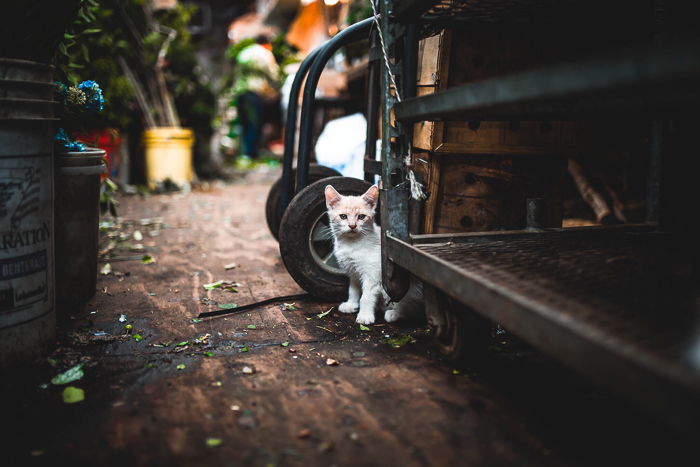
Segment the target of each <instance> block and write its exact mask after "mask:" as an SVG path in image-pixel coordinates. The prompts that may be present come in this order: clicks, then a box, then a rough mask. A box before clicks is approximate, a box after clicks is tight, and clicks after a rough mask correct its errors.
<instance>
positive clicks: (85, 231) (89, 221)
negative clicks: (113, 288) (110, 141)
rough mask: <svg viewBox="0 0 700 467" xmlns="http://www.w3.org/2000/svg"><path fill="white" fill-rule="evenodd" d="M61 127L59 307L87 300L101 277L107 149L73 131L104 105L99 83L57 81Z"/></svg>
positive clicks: (57, 148) (56, 181)
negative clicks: (90, 143) (102, 194)
mask: <svg viewBox="0 0 700 467" xmlns="http://www.w3.org/2000/svg"><path fill="white" fill-rule="evenodd" d="M56 86H57V100H58V102H59V115H60V118H61V125H62V126H61V127H60V128H59V129H58V131H57V132H56V135H55V137H54V141H55V149H54V153H55V156H54V160H55V164H54V174H55V176H54V185H55V208H54V212H55V237H54V238H55V245H56V307H57V310H58V311H59V316H60V313H62V312H67V311H68V310H70V309H72V308H76V307H82V306H84V305H85V304H86V303H87V301H88V300H90V298H92V296H93V295H94V294H95V286H96V281H97V257H98V235H99V220H100V185H101V180H102V177H103V175H104V174H105V172H106V163H105V160H104V156H105V150H104V149H100V148H94V147H89V146H86V145H85V143H83V142H80V141H77V140H75V139H74V138H72V137H71V136H70V134H71V132H74V131H80V130H82V128H83V124H82V122H83V121H85V120H87V119H90V118H92V116H94V115H96V114H98V113H99V112H101V111H102V109H103V107H104V97H103V95H102V89H101V88H100V86H99V84H98V83H96V82H94V81H90V80H88V81H83V82H81V83H79V84H78V85H76V86H66V85H65V84H63V83H58V82H57V83H56Z"/></svg>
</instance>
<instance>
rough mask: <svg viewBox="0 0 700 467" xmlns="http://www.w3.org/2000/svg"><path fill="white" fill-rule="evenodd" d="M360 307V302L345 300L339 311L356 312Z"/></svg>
mask: <svg viewBox="0 0 700 467" xmlns="http://www.w3.org/2000/svg"><path fill="white" fill-rule="evenodd" d="M359 307H360V305H359V304H358V303H350V302H343V303H341V304H340V306H338V311H339V312H341V313H356V312H357V309H358V308H359Z"/></svg>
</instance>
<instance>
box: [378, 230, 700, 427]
mask: <svg viewBox="0 0 700 467" xmlns="http://www.w3.org/2000/svg"><path fill="white" fill-rule="evenodd" d="M424 237H426V238H421V236H418V237H417V238H415V240H414V244H413V245H409V244H408V243H405V242H401V241H399V240H396V239H394V238H391V237H390V240H389V242H388V243H389V248H388V254H389V256H390V258H391V260H392V261H394V262H396V263H397V264H399V265H401V266H403V267H405V268H407V269H408V270H410V271H411V272H412V273H414V274H416V275H417V276H418V277H419V278H420V279H422V280H423V281H425V282H427V283H429V284H431V285H434V286H436V287H438V288H439V289H440V290H442V291H444V292H446V293H448V294H449V295H451V296H453V297H454V298H456V299H457V300H459V301H461V302H463V303H464V304H466V305H468V306H470V307H471V308H473V309H474V310H475V311H477V312H479V313H480V314H483V315H486V316H487V317H489V318H491V319H492V320H494V321H496V322H499V323H500V324H501V325H503V326H504V327H505V328H506V329H509V330H511V332H513V333H514V334H516V335H519V336H521V337H522V338H523V339H525V340H527V341H529V342H530V343H531V344H533V345H535V346H536V347H539V348H540V349H541V350H544V351H545V352H547V353H549V354H551V355H553V356H555V357H558V358H560V359H562V360H564V361H566V362H567V363H570V364H572V365H573V366H574V367H576V368H578V369H579V370H581V371H583V372H584V373H587V374H589V375H590V376H591V377H593V378H596V379H598V380H599V382H600V383H602V384H604V385H606V386H609V387H612V388H614V389H616V390H618V392H619V393H622V394H624V395H625V396H629V395H630V394H632V396H631V399H637V401H638V402H640V403H641V404H647V403H648V402H649V401H650V400H651V401H653V402H654V404H653V405H652V404H650V405H652V406H653V407H652V410H657V411H658V412H659V413H658V414H657V415H661V416H664V417H669V416H671V417H673V420H672V423H675V424H676V425H682V426H684V428H685V429H688V427H692V429H700V411H699V410H700V404H698V402H700V267H699V266H698V261H697V259H698V257H697V254H695V255H694V254H692V252H693V251H697V247H694V246H693V245H692V244H690V243H685V242H684V241H680V240H679V239H677V238H674V237H672V236H670V235H669V234H665V233H659V232H655V231H651V230H649V229H633V230H624V229H619V228H616V229H590V228H589V229H585V228H584V229H570V230H569V229H563V230H557V231H555V232H544V233H524V232H520V233H511V234H503V233H495V234H493V235H484V234H481V235H472V234H465V235H461V236H454V237H453V239H452V240H453V241H447V240H448V237H446V236H442V237H443V238H442V239H440V238H439V237H438V238H435V236H424ZM428 241H429V242H430V243H428ZM681 401H682V402H681ZM660 407H663V409H659V408H660ZM679 420H681V421H680V422H679Z"/></svg>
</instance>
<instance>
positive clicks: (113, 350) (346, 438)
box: [0, 174, 697, 466]
mask: <svg viewBox="0 0 700 467" xmlns="http://www.w3.org/2000/svg"><path fill="white" fill-rule="evenodd" d="M276 175H277V174H269V175H267V176H262V175H255V176H250V177H249V178H248V180H247V181H245V182H239V183H234V184H229V185H213V186H210V187H208V188H207V189H200V190H196V191H193V192H191V193H189V194H169V195H153V196H148V197H146V198H142V197H139V196H123V197H122V198H121V205H120V207H119V213H120V217H121V222H120V224H119V225H118V226H116V227H114V228H112V229H107V230H106V231H105V232H103V234H102V237H103V238H102V246H103V248H105V250H107V249H109V245H110V243H109V242H110V240H112V241H114V242H115V243H113V244H112V246H115V245H116V247H115V248H112V249H111V254H113V255H116V257H113V258H111V259H107V260H104V261H103V262H102V263H101V265H100V267H103V266H104V264H105V263H106V262H109V264H110V266H111V269H112V271H111V273H110V274H105V275H100V277H99V278H98V287H97V289H98V290H97V293H96V295H95V297H94V299H93V300H92V301H91V302H90V303H89V304H88V305H87V306H86V307H85V309H84V310H77V309H76V310H68V311H65V312H63V313H62V314H61V316H60V322H59V339H58V342H57V343H56V346H55V350H54V352H53V353H52V355H51V357H52V359H53V360H54V361H55V365H56V366H55V367H54V366H51V365H50V364H49V363H45V364H41V365H40V366H39V367H37V368H26V367H25V368H23V369H20V370H15V371H13V372H12V373H10V374H6V375H3V377H2V380H1V382H0V388H1V389H2V393H1V396H2V419H3V421H4V423H3V424H4V425H5V427H6V428H8V430H7V431H8V432H9V434H7V435H3V436H2V438H1V441H0V443H1V444H2V452H3V454H2V456H3V459H4V460H9V462H8V463H6V462H5V461H3V462H2V464H3V465H8V466H13V465H27V464H31V463H37V464H46V465H119V466H125V465H139V466H140V465H143V466H151V465H187V466H196V465H216V466H218V465H234V466H235V465H246V466H247V465H251V466H270V465H275V466H276V465H280V466H282V465H292V466H317V465H318V466H330V465H338V466H356V465H357V466H364V465H367V466H414V465H415V466H456V465H468V466H492V465H517V466H550V465H551V466H588V465H596V466H599V465H651V464H655V465H687V463H684V462H682V459H684V458H687V457H686V456H688V455H691V456H695V459H697V452H696V451H693V448H692V447H689V444H692V443H690V442H689V441H693V440H682V439H679V438H678V437H677V436H675V435H674V434H673V433H671V432H669V431H668V430H666V429H664V427H662V426H660V425H659V424H658V423H657V422H656V421H654V420H649V419H648V418H645V417H644V416H643V415H641V414H639V413H637V412H635V411H633V410H632V409H630V408H629V407H627V405H626V404H625V402H624V401H623V400H619V399H615V398H613V397H612V396H609V395H608V394H606V393H605V392H602V391H600V390H598V389H596V388H594V387H593V386H591V385H589V384H588V383H587V382H586V381H585V380H582V379H581V378H579V377H578V376H577V375H575V374H573V373H571V372H569V371H568V370H566V369H564V368H561V367H560V366H559V365H558V364H556V363H555V362H553V361H551V360H548V359H547V358H545V357H543V356H542V355H540V354H538V353H536V352H534V351H533V350H531V349H529V348H527V347H526V346H525V345H523V344H522V343H519V342H517V341H515V340H514V339H512V338H510V337H509V336H507V335H502V336H499V337H498V338H497V339H496V340H495V341H494V345H493V347H492V350H491V352H490V356H489V359H488V360H487V362H486V363H485V365H484V367H482V368H479V369H469V368H461V369H455V368H454V367H453V366H451V365H450V364H448V363H446V362H444V361H441V360H440V358H439V357H438V356H437V355H436V354H435V352H434V351H433V350H432V348H431V346H430V339H429V336H428V334H427V331H426V329H425V324H424V323H420V322H418V323H404V324H401V325H386V324H383V323H380V324H379V325H377V326H372V327H371V329H370V331H362V330H360V329H359V327H358V326H357V325H356V324H355V323H354V318H353V317H351V316H347V315H342V316H341V315H339V314H338V313H337V312H336V311H335V310H332V311H331V312H330V313H328V314H326V315H325V316H322V317H319V316H318V315H319V314H321V313H323V312H326V311H327V310H329V309H330V308H331V307H333V306H334V305H337V303H319V302H313V301H296V302H295V306H294V307H293V308H294V309H286V308H285V307H284V306H281V305H279V304H277V305H270V306H266V307H261V308H258V309H255V310H250V311H247V312H243V313H240V314H234V315H229V316H226V317H217V318H211V319H205V320H203V321H201V322H193V318H196V316H197V315H198V314H199V313H200V312H203V311H210V310H214V309H218V308H219V304H227V303H236V304H239V305H242V304H245V303H249V302H252V301H257V300H262V299H264V298H268V297H271V296H278V295H286V294H293V293H299V292H301V290H300V289H299V288H298V286H297V285H296V284H295V283H294V282H293V280H292V279H291V278H290V277H289V276H288V275H287V273H286V271H285V269H284V266H283V264H282V262H281V259H280V258H279V254H278V249H277V243H276V242H275V240H274V239H273V238H272V236H271V235H270V234H269V232H268V231H267V227H266V224H265V220H264V214H263V209H264V202H265V198H266V196H267V190H268V188H269V185H270V183H271V181H272V180H273V179H274V178H272V177H273V176H276ZM105 220H108V219H105ZM136 230H138V231H139V232H140V233H141V235H142V239H140V240H139V236H138V235H137V239H134V231H136ZM120 234H121V239H120V238H119V235H120ZM110 235H111V236H112V238H110V237H109V236H110ZM138 244H141V245H142V246H143V249H141V248H138ZM130 247H131V249H132V250H134V251H130ZM134 247H136V248H134ZM145 254H147V255H150V256H151V257H153V258H154V259H155V262H152V263H150V264H144V262H142V261H141V257H142V256H143V255H145ZM129 258H131V259H129ZM230 263H236V265H237V266H236V267H235V268H233V269H229V270H227V269H225V268H224V266H225V265H228V264H230ZM218 280H226V281H230V282H236V283H238V284H239V285H238V286H236V289H237V291H238V292H237V293H234V292H231V291H228V290H222V289H213V290H209V291H207V290H205V288H204V287H203V286H204V285H205V284H209V283H212V282H215V281H218ZM288 308H292V307H288ZM121 315H124V318H123V320H122V321H120V316H121ZM195 321H197V320H195ZM127 324H130V325H131V326H132V327H133V328H132V330H131V334H127V333H126V330H125V326H126V325H127ZM134 334H139V335H140V336H142V339H141V340H136V339H134ZM406 335H408V336H411V338H412V342H411V343H408V344H406V345H404V346H402V347H399V348H394V347H392V346H391V345H389V344H387V343H386V339H387V336H389V337H390V338H391V337H397V336H406ZM283 343H288V344H285V345H286V346H283V345H282V344H283ZM328 359H333V360H335V361H337V362H338V365H328V364H327V360H328ZM78 362H84V363H85V367H84V371H85V376H84V377H83V378H82V379H81V380H79V381H77V382H74V383H72V385H74V386H77V387H80V388H82V389H84V391H85V400H84V401H83V402H80V403H76V404H64V403H63V402H62V400H61V391H62V387H58V386H54V385H51V384H50V383H49V381H50V379H51V378H52V377H53V376H55V375H56V374H57V373H59V372H60V371H63V370H65V369H67V368H69V367H71V366H72V365H74V364H76V363H78ZM213 440H218V441H216V442H215V441H213ZM217 442H218V443H219V444H218V445H214V446H212V445H209V444H211V443H214V444H216V443H217ZM695 445H697V443H695Z"/></svg>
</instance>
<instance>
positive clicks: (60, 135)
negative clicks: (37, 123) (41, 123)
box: [53, 128, 85, 152]
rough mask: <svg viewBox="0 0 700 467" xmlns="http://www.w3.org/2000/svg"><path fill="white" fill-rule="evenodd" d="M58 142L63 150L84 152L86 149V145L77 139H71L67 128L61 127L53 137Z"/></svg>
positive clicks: (60, 149) (59, 147) (58, 145)
mask: <svg viewBox="0 0 700 467" xmlns="http://www.w3.org/2000/svg"><path fill="white" fill-rule="evenodd" d="M53 140H54V141H55V142H56V147H57V148H58V150H59V151H61V152H83V151H85V145H84V144H83V143H79V142H77V141H75V140H71V139H70V136H68V133H66V130H64V129H63V128H59V129H58V131H57V132H56V134H55V135H54V137H53Z"/></svg>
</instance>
